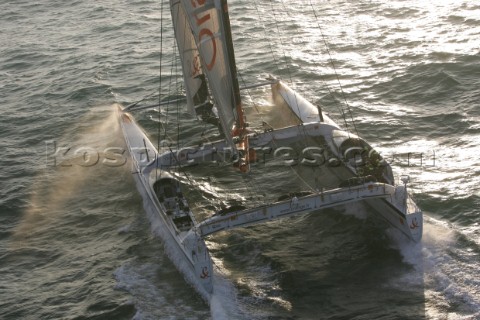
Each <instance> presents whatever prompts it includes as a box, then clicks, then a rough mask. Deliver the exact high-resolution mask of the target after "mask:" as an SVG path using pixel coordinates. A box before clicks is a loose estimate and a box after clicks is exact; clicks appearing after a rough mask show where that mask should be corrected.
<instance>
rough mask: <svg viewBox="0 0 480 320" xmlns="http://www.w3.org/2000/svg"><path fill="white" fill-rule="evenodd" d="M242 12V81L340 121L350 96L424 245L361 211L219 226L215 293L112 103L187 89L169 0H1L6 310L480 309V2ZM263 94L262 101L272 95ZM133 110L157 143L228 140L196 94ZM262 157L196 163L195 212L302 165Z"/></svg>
mask: <svg viewBox="0 0 480 320" xmlns="http://www.w3.org/2000/svg"><path fill="white" fill-rule="evenodd" d="M162 9H163V13H162ZM230 16H231V23H232V29H233V37H234V43H235V49H236V58H237V65H238V69H239V72H240V74H241V79H240V80H241V82H242V83H251V82H256V81H260V80H262V79H263V78H265V77H266V76H268V75H269V74H272V75H274V76H277V77H280V78H282V79H284V80H286V81H287V82H289V83H291V84H292V86H294V87H295V88H296V89H297V90H298V91H300V92H301V93H302V94H304V95H305V96H306V97H307V98H308V99H309V100H310V101H312V102H315V103H318V104H322V106H323V109H324V110H326V111H328V112H329V113H330V114H331V116H332V117H334V118H335V119H340V108H341V106H342V103H343V102H344V100H346V101H347V102H348V104H349V106H350V108H351V111H352V117H353V119H354V120H355V124H356V128H357V130H358V132H359V134H360V135H361V136H362V137H364V138H365V139H366V140H367V141H369V142H370V143H371V144H372V145H374V146H375V147H376V148H377V149H378V150H379V151H380V152H381V153H382V155H384V157H385V158H387V160H388V161H389V162H390V163H391V164H392V166H393V169H394V172H395V174H396V175H397V176H398V175H400V174H404V173H406V174H409V175H410V177H411V180H412V181H411V184H410V189H411V191H412V192H413V194H414V196H415V198H416V201H417V203H418V205H419V206H420V207H421V208H422V209H423V210H424V212H425V226H424V228H425V229H424V237H423V240H422V243H419V244H416V245H412V244H407V243H405V242H404V241H402V240H401V239H400V238H399V237H398V235H397V234H396V233H395V231H394V230H386V232H383V231H382V230H378V228H377V227H376V226H375V225H374V222H373V221H372V218H371V217H370V216H369V215H368V209H367V208H365V207H363V206H361V205H355V206H349V207H343V208H337V209H335V210H333V209H332V210H327V211H324V212H322V213H321V214H310V215H305V216H301V217H295V218H291V219H287V220H282V221H274V222H270V223H268V224H266V225H257V226H254V227H251V228H247V229H242V230H236V231H232V232H230V233H221V234H219V235H216V236H213V237H211V238H209V239H208V245H209V247H210V248H211V252H212V255H213V258H214V261H215V269H216V271H217V272H216V278H215V286H216V290H217V294H216V296H215V299H214V301H213V303H212V304H211V306H209V305H207V304H206V303H205V302H204V301H203V300H202V298H201V297H200V296H199V295H198V294H197V293H196V292H195V290H194V289H193V288H192V287H190V286H189V285H188V284H187V283H186V282H185V280H184V279H183V276H182V275H181V274H180V273H179V272H178V271H177V270H176V269H175V267H174V265H173V263H172V262H171V261H170V259H169V258H168V257H167V255H166V252H165V249H164V247H163V244H162V242H161V240H160V239H159V237H158V236H157V234H156V230H155V227H154V226H153V227H152V225H151V224H150V221H149V220H148V218H147V216H146V215H145V213H144V211H143V207H142V200H141V198H140V196H139V195H138V194H137V192H136V189H135V184H134V181H133V178H132V174H131V170H130V169H131V168H130V167H129V163H128V162H127V163H122V165H120V166H113V165H112V162H109V159H110V158H109V157H110V156H109V151H108V150H112V149H108V148H124V145H123V140H122V137H121V133H120V132H119V131H118V126H117V124H116V120H115V117H114V114H113V110H114V107H113V105H114V104H117V103H118V104H123V105H127V104H130V103H133V102H137V101H139V100H142V99H144V100H143V101H142V102H141V103H152V102H153V103H155V101H158V92H159V90H160V91H161V93H162V98H164V97H165V95H170V96H173V95H179V94H181V84H179V82H178V81H177V80H172V79H177V78H178V77H179V75H180V67H179V66H178V65H177V64H176V63H175V61H176V60H175V59H174V51H175V50H174V49H173V48H174V42H173V33H172V30H171V24H170V18H169V11H168V4H167V3H164V4H162V3H161V2H160V1H151V0H142V1H111V0H105V1H92V0H86V1H71V2H65V1H58V0H45V1H43V2H42V3H32V2H31V1H15V2H13V1H3V2H1V3H0V25H1V29H0V43H1V46H0V110H1V115H0V119H1V126H0V146H1V151H2V155H1V157H0V181H1V188H0V192H1V193H0V195H1V196H0V274H1V281H0V318H1V319H210V318H213V319H480V311H479V310H480V278H479V270H480V209H479V208H480V188H479V185H480V160H479V157H478V154H479V150H480V142H479V141H480V6H479V5H478V4H476V3H475V2H474V1H466V0H465V1H454V0H437V1H427V0H426V1H421V2H418V1H410V0H402V1H400V0H394V1H357V2H354V3H352V2H347V1H320V0H312V1H311V2H310V1H299V0H294V1H288V2H287V1H283V0H271V1H246V0H239V1H230ZM161 29H163V31H164V32H163V33H162V32H161ZM325 43H328V47H327V46H326V45H325ZM327 48H328V50H327ZM160 50H162V55H160ZM160 62H162V63H161V65H160ZM332 62H333V65H334V66H335V69H333V68H332ZM160 66H162V67H160ZM335 70H336V71H335ZM160 73H161V80H162V81H160ZM337 78H338V80H339V81H337ZM339 83H340V84H341V88H340V85H339ZM341 89H343V93H344V95H342V90H341ZM253 91H254V92H252V97H251V96H250V95H249V94H248V95H247V94H246V95H245V97H244V98H245V105H246V108H247V109H248V108H250V109H249V110H253V109H254V108H255V107H256V108H260V109H262V108H268V105H269V101H268V95H267V93H266V92H264V91H262V89H258V90H253ZM253 96H255V97H257V98H253ZM255 99H256V100H255ZM253 101H255V107H254V106H253ZM343 106H344V105H343ZM247 112H248V111H247ZM135 117H136V119H137V120H138V122H139V123H140V125H142V126H143V127H144V128H145V130H146V131H147V133H149V135H150V136H151V137H152V140H153V141H157V140H158V139H167V138H168V139H170V140H172V141H173V142H175V143H177V144H178V145H180V146H185V145H188V144H194V143H198V142H200V141H202V139H214V138H215V136H216V132H215V128H213V127H208V126H206V125H204V124H202V123H200V122H198V121H197V120H196V119H193V118H192V117H191V116H189V115H188V114H187V113H186V111H185V106H183V105H179V106H175V107H170V109H166V108H163V109H161V110H147V111H142V112H137V113H135ZM339 123H341V121H339ZM159 125H160V126H159ZM348 125H349V126H350V127H352V124H351V123H348ZM159 127H160V128H161V130H159V129H158V128H159ZM164 129H165V131H166V133H167V134H165V133H164ZM202 134H203V136H202ZM110 160H111V159H110ZM256 170H257V171H256V172H255V174H254V179H253V178H251V179H250V180H249V179H245V180H243V179H240V181H239V179H238V174H236V173H235V172H234V171H233V170H232V169H231V168H230V167H229V166H220V167H215V166H205V167H195V168H189V169H188V170H187V173H188V175H189V180H187V179H184V180H185V181H184V182H185V184H186V186H187V189H188V192H187V195H188V196H189V197H190V198H191V199H192V200H193V201H192V207H193V208H194V209H195V212H196V214H198V216H199V218H201V217H205V216H208V215H209V214H212V210H214V209H215V208H218V207H219V205H220V203H221V202H227V203H238V202H255V201H257V202H261V201H262V197H265V196H271V197H278V196H280V195H282V192H284V191H285V190H284V189H285V185H288V183H287V182H286V181H285V180H284V179H288V177H287V178H286V177H285V176H282V175H278V174H277V173H276V171H275V170H269V168H268V167H265V168H257V169H256ZM242 180H243V181H242ZM257 182H258V183H260V184H259V185H261V186H262V190H261V194H259V193H258V192H256V191H258V190H257V189H255V187H254V186H252V185H253V184H255V183H257ZM257 187H258V186H257Z"/></svg>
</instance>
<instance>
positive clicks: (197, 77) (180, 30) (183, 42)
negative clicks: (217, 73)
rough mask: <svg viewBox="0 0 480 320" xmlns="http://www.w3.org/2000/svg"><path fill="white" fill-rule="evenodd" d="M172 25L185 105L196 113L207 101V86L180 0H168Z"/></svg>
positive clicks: (191, 111)
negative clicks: (185, 100) (184, 92)
mask: <svg viewBox="0 0 480 320" xmlns="http://www.w3.org/2000/svg"><path fill="white" fill-rule="evenodd" d="M170 8H171V13H172V20H173V27H174V30H175V38H176V39H177V46H178V51H179V53H180V59H181V61H182V70H183V79H184V82H185V91H186V93H187V106H188V110H189V111H190V113H192V114H193V115H196V112H195V108H196V107H197V108H198V107H201V106H203V105H205V104H206V103H207V102H208V87H207V81H206V79H205V74H204V73H203V70H202V62H201V60H200V55H199V52H198V49H197V44H196V43H195V38H194V37H193V34H192V31H191V29H190V24H189V23H188V20H187V14H186V13H185V10H184V8H183V6H182V5H181V4H180V0H170Z"/></svg>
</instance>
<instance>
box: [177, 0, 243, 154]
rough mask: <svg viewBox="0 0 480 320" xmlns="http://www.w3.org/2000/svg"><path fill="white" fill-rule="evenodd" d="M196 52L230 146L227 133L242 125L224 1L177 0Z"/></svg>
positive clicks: (229, 138)
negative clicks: (180, 5)
mask: <svg viewBox="0 0 480 320" xmlns="http://www.w3.org/2000/svg"><path fill="white" fill-rule="evenodd" d="M180 2H181V3H182V5H183V8H184V9H185V12H186V13H187V16H188V21H189V24H190V28H191V30H192V33H193V35H194V38H195V42H196V44H197V48H198V51H199V53H200V58H201V63H202V66H203V71H204V72H205V74H206V76H207V79H208V83H209V87H210V90H211V92H212V94H213V97H214V99H215V103H216V107H217V110H218V115H219V118H220V123H221V125H222V127H223V131H224V133H225V136H226V138H227V140H229V142H230V145H232V146H233V143H232V142H231V132H232V129H233V127H234V125H236V126H237V127H240V126H243V115H242V111H241V102H240V90H239V87H238V80H237V76H236V67H235V58H234V54H233V44H232V40H231V32H230V22H229V18H228V11H227V4H226V0H180Z"/></svg>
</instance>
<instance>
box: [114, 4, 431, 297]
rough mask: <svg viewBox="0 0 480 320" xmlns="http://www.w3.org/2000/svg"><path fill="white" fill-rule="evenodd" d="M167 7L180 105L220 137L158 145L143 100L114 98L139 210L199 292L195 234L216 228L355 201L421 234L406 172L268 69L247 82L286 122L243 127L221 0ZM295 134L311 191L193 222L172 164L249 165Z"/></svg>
mask: <svg viewBox="0 0 480 320" xmlns="http://www.w3.org/2000/svg"><path fill="white" fill-rule="evenodd" d="M170 9H171V14H172V21H173V26H174V31H175V38H176V42H177V46H178V49H179V50H178V51H179V54H180V58H181V63H182V70H183V77H184V84H185V91H186V101H187V106H188V108H189V110H190V111H191V112H192V113H193V114H195V115H197V116H198V117H199V118H201V119H202V120H204V121H206V122H209V123H218V126H219V129H220V131H221V133H222V135H223V137H224V138H223V139H222V140H220V141H217V142H212V143H208V144H204V145H202V146H200V147H199V146H193V147H188V148H183V149H179V150H172V149H170V148H160V149H159V150H157V148H156V147H155V146H154V145H153V144H152V143H151V141H150V140H149V139H148V137H147V135H146V134H145V133H144V132H143V130H142V129H141V128H140V127H139V126H138V125H137V124H136V122H135V121H134V119H133V117H132V115H131V114H130V112H131V111H134V110H139V109H142V108H143V107H140V106H138V105H136V104H134V105H131V106H129V107H126V108H124V109H122V108H119V109H118V117H119V122H120V124H121V128H122V131H123V134H124V137H125V140H126V144H127V147H128V150H129V152H130V155H131V157H132V165H133V169H134V177H135V180H136V183H137V188H138V190H139V192H140V194H141V195H142V198H143V203H144V208H145V211H146V212H147V213H148V214H149V215H150V216H151V217H153V218H154V219H156V220H155V221H158V224H159V227H161V228H162V229H163V231H164V232H162V237H163V238H164V240H165V243H166V245H167V246H169V247H170V252H175V258H173V259H172V260H174V263H175V264H176V266H177V267H178V268H179V269H180V271H181V272H182V273H183V274H184V275H185V277H186V279H187V280H188V281H189V282H191V283H192V284H193V285H194V286H195V287H196V288H197V290H198V291H199V293H200V294H201V295H202V296H203V297H205V298H206V299H207V301H208V300H209V297H211V294H212V293H213V283H212V274H213V267H212V260H211V257H210V255H209V252H208V248H207V246H206V244H205V242H204V238H205V237H207V236H209V235H211V234H214V233H216V232H219V231H223V230H227V229H232V228H237V227H245V226H249V225H253V224H257V223H263V222H265V221H269V220H272V219H278V218H283V217H287V216H291V215H298V214H305V213H312V214H321V212H322V210H321V209H324V208H329V207H335V206H339V205H345V204H349V203H354V202H363V203H365V204H366V205H367V206H368V207H369V208H371V209H372V210H371V211H372V214H374V215H375V216H376V217H382V218H383V219H384V221H386V222H387V223H388V224H389V225H391V226H393V227H394V228H396V229H398V230H399V231H400V232H401V233H403V234H404V235H405V236H406V237H407V238H408V239H411V240H413V241H415V242H418V241H420V239H421V236H422V228H423V225H422V212H421V210H420V209H419V208H418V207H417V205H416V204H415V202H414V201H413V200H412V198H411V197H410V195H409V193H408V190H407V183H408V177H407V176H403V177H402V182H403V184H400V185H396V184H395V179H394V177H393V173H392V169H391V167H390V165H389V164H388V163H387V162H386V161H385V160H384V159H383V158H382V157H381V156H380V155H379V154H378V153H377V152H376V151H375V150H374V149H373V148H372V147H371V146H370V145H369V144H368V143H367V142H366V141H365V140H363V139H362V138H360V137H359V136H358V135H356V134H354V133H351V132H349V131H347V130H343V129H342V128H340V126H338V125H337V124H336V123H335V122H334V121H333V120H332V119H331V118H330V117H329V116H328V114H327V113H325V112H324V111H323V110H322V108H321V107H318V106H315V105H313V104H312V103H310V102H308V101H307V100H306V99H305V98H303V97H302V96H301V95H299V94H298V93H297V92H295V91H294V90H293V89H291V88H290V87H289V86H287V85H286V84H285V83H284V82H282V81H280V80H278V79H275V78H273V77H271V78H269V79H267V80H266V81H265V82H263V83H260V84H258V85H252V86H249V87H256V86H270V87H271V90H272V97H273V98H274V100H276V101H278V102H279V103H278V105H279V106H280V105H281V106H282V108H280V107H279V111H278V112H282V113H283V114H284V117H285V118H288V119H290V120H289V122H288V123H287V125H283V126H281V127H273V126H271V125H268V124H265V123H263V127H262V128H251V127H249V125H248V123H247V121H246V120H247V119H246V116H245V114H244V109H243V106H242V98H241V88H240V86H239V81H238V77H237V69H236V64H235V56H234V50H233V42H232V36H231V29H230V21H229V15H228V9H227V2H226V0H170ZM302 139H308V141H309V142H310V143H312V147H311V148H308V152H307V153H306V154H307V155H309V156H307V157H306V159H304V160H305V161H307V162H308V161H317V162H316V165H318V166H321V170H320V171H319V172H320V174H321V179H320V180H321V185H318V179H317V178H318V177H314V178H315V181H316V185H315V187H316V189H315V192H310V193H307V194H302V195H298V194H297V195H291V196H288V197H286V199H279V200H278V201H275V202H273V203H267V204H263V205H261V206H259V207H254V208H240V207H231V208H225V209H224V210H221V211H219V212H217V213H215V214H214V215H212V216H211V217H210V218H207V219H206V220H204V221H202V222H197V221H196V219H195V217H194V215H193V213H192V211H191V210H190V207H189V205H188V202H187V200H186V199H185V197H184V196H183V193H182V190H181V187H182V186H181V183H180V182H179V180H178V179H177V178H176V176H175V172H174V169H175V168H181V167H184V166H191V165H196V164H201V163H205V162H209V161H211V160H212V157H214V156H217V155H218V154H223V155H224V158H225V159H229V161H231V163H232V164H233V167H235V169H233V168H232V170H238V171H239V173H238V175H241V174H248V172H249V171H250V170H254V169H255V167H254V163H255V161H257V160H258V157H257V153H258V152H259V150H264V149H265V148H269V149H274V148H278V147H279V146H295V145H296V144H297V142H298V141H299V140H302ZM312 150H313V151H312ZM315 152H316V153H315ZM319 159H322V161H321V163H318V160H319ZM307 178H308V177H305V179H307ZM332 186H333V187H332ZM299 191H302V190H299Z"/></svg>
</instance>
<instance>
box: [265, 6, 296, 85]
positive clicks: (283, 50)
mask: <svg viewBox="0 0 480 320" xmlns="http://www.w3.org/2000/svg"><path fill="white" fill-rule="evenodd" d="M270 8H271V10H272V13H273V21H274V22H275V26H276V28H277V33H278V34H280V28H279V27H278V21H277V16H276V14H275V8H274V7H273V2H272V0H270ZM278 38H279V40H280V44H281V45H282V52H283V58H284V60H285V65H286V66H287V73H288V77H289V78H290V84H292V85H293V80H292V73H291V72H290V66H289V64H288V59H287V55H286V53H285V45H284V44H283V40H282V37H280V36H279V37H278Z"/></svg>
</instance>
